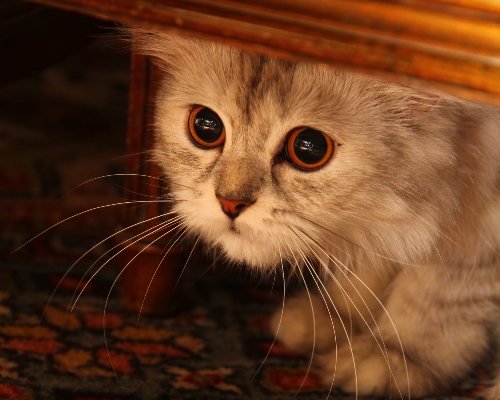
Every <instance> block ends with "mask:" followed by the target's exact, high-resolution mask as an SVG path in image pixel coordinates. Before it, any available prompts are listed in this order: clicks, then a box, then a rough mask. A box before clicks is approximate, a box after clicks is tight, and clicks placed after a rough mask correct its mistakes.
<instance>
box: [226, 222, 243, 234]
mask: <svg viewBox="0 0 500 400" xmlns="http://www.w3.org/2000/svg"><path fill="white" fill-rule="evenodd" d="M229 230H230V231H231V232H232V233H235V234H237V235H239V234H241V232H240V229H239V228H238V227H237V226H236V224H235V223H234V222H231V225H229Z"/></svg>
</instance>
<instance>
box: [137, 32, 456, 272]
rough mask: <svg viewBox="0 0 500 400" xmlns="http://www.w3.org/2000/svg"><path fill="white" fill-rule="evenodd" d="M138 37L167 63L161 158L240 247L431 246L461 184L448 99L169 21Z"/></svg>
mask: <svg viewBox="0 0 500 400" xmlns="http://www.w3.org/2000/svg"><path fill="white" fill-rule="evenodd" d="M136 44H137V46H138V49H139V51H142V52H145V53H146V54H150V55H153V56H155V57H156V58H157V59H158V62H159V66H160V68H161V69H162V70H163V72H164V74H165V79H164V81H163V83H162V86H161V89H160V90H159V95H158V99H157V103H156V129H157V139H156V147H155V159H156V161H157V162H158V163H159V164H160V165H161V167H162V168H163V171H164V173H165V175H166V176H167V178H168V180H169V181H170V183H171V185H170V188H171V191H172V195H173V196H174V198H175V200H176V203H175V210H176V211H177V212H178V213H179V214H180V215H182V216H183V217H184V218H185V225H186V226H187V227H188V228H189V230H190V231H191V232H193V233H194V234H196V235H200V236H201V238H202V239H203V240H204V241H205V242H208V243H209V244H211V245H213V246H216V247H218V248H219V249H221V250H222V251H223V253H225V255H227V257H228V258H229V259H231V260H233V261H237V262H243V263H246V264H249V265H252V266H255V267H260V268H268V267H272V266H274V265H276V264H277V263H279V261H280V259H281V258H283V259H286V260H288V261H291V262H294V260H295V259H297V260H299V259H302V257H303V256H304V257H306V256H307V257H313V258H315V257H317V258H323V259H325V257H326V256H325V253H329V254H332V253H337V254H340V253H339V252H338V251H337V250H339V249H340V251H345V249H348V248H351V249H352V248H362V249H365V251H366V252H367V253H369V254H377V255H383V256H387V257H391V258H397V259H400V260H408V259H412V258H414V257H417V256H420V255H422V254H425V253H427V252H428V251H430V250H431V249H432V246H433V241H434V239H435V237H436V235H437V234H438V232H436V226H439V223H440V218H442V217H443V215H444V214H445V212H443V209H444V208H445V209H449V210H452V209H453V201H454V196H455V195H454V193H452V192H453V189H452V186H451V184H450V185H446V184H443V182H446V181H447V180H451V181H452V180H453V170H454V162H455V160H454V150H453V137H452V136H453V135H452V134H451V133H450V132H453V130H454V125H453V124H454V123H453V122H451V120H452V118H449V119H446V118H444V117H442V114H443V113H442V112H438V111H436V109H437V108H439V107H441V105H440V103H439V102H436V98H434V97H426V96H424V95H420V94H418V93H417V92H415V91H413V90H411V89H408V88H405V87H401V86H398V85H395V84H389V83H384V82H380V81H377V80H374V79H370V78H367V77H364V76H360V75H355V74H351V73H347V72H342V71H339V70H336V69H333V68H330V67H326V66H323V65H315V64H309V63H292V62H287V61H283V60H278V59H272V58H266V57H263V56H259V55H256V54H251V53H247V52H243V51H240V50H238V49H234V48H230V47H225V46H223V45H219V44H214V43H209V42H204V41H198V40H188V39H183V38H176V37H171V36H169V35H165V34H160V33H147V32H137V33H136ZM438 103H439V104H438ZM342 249H344V250H342Z"/></svg>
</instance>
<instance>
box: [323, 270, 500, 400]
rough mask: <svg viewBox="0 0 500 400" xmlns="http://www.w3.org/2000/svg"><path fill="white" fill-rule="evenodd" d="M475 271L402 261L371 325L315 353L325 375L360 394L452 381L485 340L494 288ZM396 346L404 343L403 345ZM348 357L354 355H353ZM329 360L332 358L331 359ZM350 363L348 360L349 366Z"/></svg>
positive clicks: (417, 392) (417, 391) (432, 387)
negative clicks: (336, 345)
mask: <svg viewBox="0 0 500 400" xmlns="http://www.w3.org/2000/svg"><path fill="white" fill-rule="evenodd" d="M482 274H483V273H482V271H479V270H477V271H474V273H471V272H470V271H469V272H468V273H467V274H466V273H463V274H459V273H453V272H450V273H447V272H446V271H444V270H443V269H442V268H440V267H422V268H411V269H410V268H408V269H405V270H404V272H401V273H400V275H399V276H398V277H397V278H396V279H395V281H394V283H393V285H392V288H391V293H390V295H389V297H388V298H387V301H386V302H385V304H386V310H385V311H383V312H382V313H381V314H380V317H379V319H378V321H377V324H376V325H372V326H371V329H372V332H373V333H374V334H375V337H377V339H378V343H377V341H376V340H375V339H374V337H373V336H372V335H371V333H370V332H369V330H368V329H367V330H366V331H365V333H364V334H360V335H357V336H354V337H353V338H352V341H351V343H345V344H343V345H342V346H341V347H340V348H339V351H338V352H337V354H335V352H331V353H329V354H328V355H325V356H322V357H321V359H320V364H321V366H322V368H323V374H324V375H323V377H324V380H325V383H327V384H331V383H332V381H333V380H334V384H335V385H336V386H338V387H341V388H342V389H344V390H346V391H349V392H356V391H357V392H358V393H359V394H360V395H388V394H392V395H395V396H399V395H400V394H402V395H403V396H404V397H406V398H407V397H409V395H410V393H411V396H412V397H418V396H422V395H425V394H428V393H432V392H435V391H438V390H441V389H445V388H447V387H449V386H450V385H452V384H454V383H455V382H456V381H457V380H458V379H459V378H461V377H462V376H464V375H465V374H466V373H467V371H468V370H469V369H470V368H471V366H472V365H473V364H474V363H475V362H477V361H478V360H479V358H480V357H481V355H482V354H483V352H484V351H485V348H486V346H487V343H488V331H487V324H488V323H489V322H490V321H489V319H491V318H492V315H494V311H495V310H494V305H493V303H494V302H492V301H491V299H492V298H493V297H494V296H495V291H496V290H498V288H495V287H494V284H493V283H491V282H488V281H487V279H474V278H475V277H476V276H477V275H482ZM403 350H404V351H403ZM353 358H354V363H353ZM335 360H337V362H335ZM354 365H355V367H354Z"/></svg>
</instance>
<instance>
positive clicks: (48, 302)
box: [42, 213, 171, 315]
mask: <svg viewBox="0 0 500 400" xmlns="http://www.w3.org/2000/svg"><path fill="white" fill-rule="evenodd" d="M169 214H171V213H164V214H160V215H157V216H155V217H152V218H148V219H146V220H144V221H140V222H137V223H135V224H132V225H129V226H127V227H125V228H123V229H120V230H119V231H117V232H115V233H113V234H111V235H109V236H107V237H106V238H105V239H103V240H101V241H100V242H98V243H97V244H95V245H94V246H92V247H91V248H90V249H88V250H87V251H86V252H85V253H83V254H82V255H81V256H80V257H79V258H78V259H77V260H76V261H75V262H73V264H71V266H70V267H69V268H68V269H67V270H66V272H65V273H64V274H63V276H62V277H61V279H59V282H58V283H57V285H56V287H55V288H54V290H53V291H52V293H51V295H50V297H49V300H48V301H47V304H46V305H45V307H44V309H43V314H42V315H45V312H46V309H47V307H48V306H49V305H50V303H51V301H52V299H53V298H54V296H55V294H56V292H57V290H58V289H59V288H60V287H61V284H62V282H63V281H64V279H66V277H67V276H68V275H69V274H70V273H71V271H72V270H73V268H75V267H76V265H77V264H78V263H79V262H80V261H82V260H83V259H84V258H85V257H86V256H87V255H88V254H89V253H91V252H92V251H93V250H95V249H96V248H97V247H99V246H100V245H102V244H103V243H105V242H106V241H108V240H109V239H111V238H113V237H115V236H117V235H119V234H121V233H123V232H125V231H127V230H129V229H132V228H134V227H136V226H138V225H141V224H144V223H146V222H150V221H152V220H155V219H158V218H162V217H165V216H167V215H169ZM80 282H81V281H80ZM78 286H79V285H78Z"/></svg>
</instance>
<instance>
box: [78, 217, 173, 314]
mask: <svg viewBox="0 0 500 400" xmlns="http://www.w3.org/2000/svg"><path fill="white" fill-rule="evenodd" d="M167 214H174V213H173V212H172V213H167ZM164 215H165V214H163V215H161V216H164ZM153 218H156V217H153ZM148 221H149V220H146V221H144V222H148ZM169 223H170V220H168V221H162V222H160V223H158V224H155V225H153V226H151V227H149V228H147V229H145V230H143V231H142V232H139V233H137V234H135V235H133V236H131V237H129V238H127V239H125V240H123V241H121V242H119V243H117V244H115V245H114V246H113V247H111V248H110V249H108V250H106V251H105V252H104V253H103V254H101V255H100V256H99V257H98V258H97V259H96V260H95V261H94V262H93V263H92V264H91V265H90V266H89V267H88V268H87V270H86V271H85V273H84V274H83V276H82V277H81V278H80V281H79V282H78V285H77V286H76V288H75V291H74V293H73V295H72V297H71V301H70V305H71V304H73V300H74V298H75V296H76V293H78V290H79V289H80V286H81V284H82V282H83V281H85V278H86V277H87V275H88V274H89V273H90V271H92V268H94V266H95V265H96V264H97V263H98V262H99V261H101V260H102V259H103V258H105V257H106V256H107V255H108V254H109V253H111V252H112V251H113V250H115V249H117V248H119V247H123V246H124V245H125V244H127V243H130V242H131V241H133V240H134V239H136V238H138V237H141V236H143V235H145V234H146V233H148V232H151V231H152V230H154V229H157V228H159V227H160V226H166V225H168V224H169Z"/></svg>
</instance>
